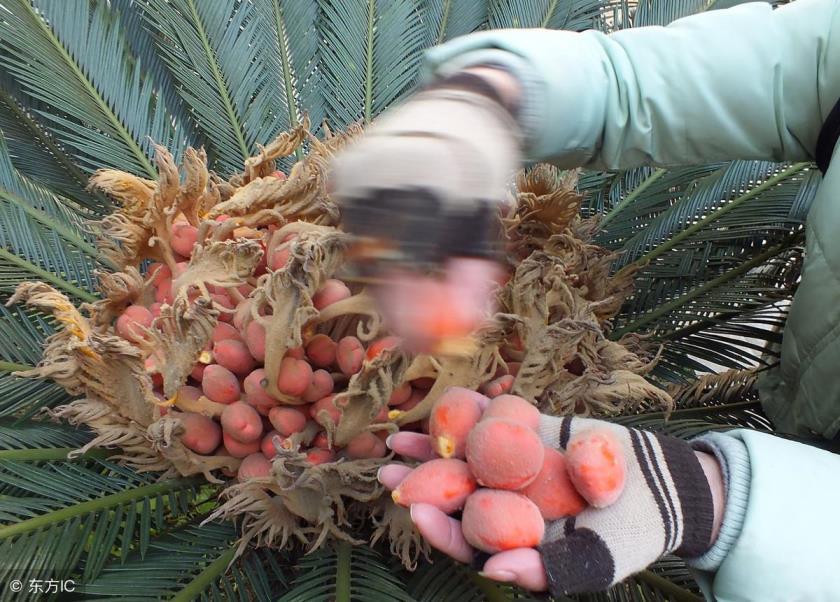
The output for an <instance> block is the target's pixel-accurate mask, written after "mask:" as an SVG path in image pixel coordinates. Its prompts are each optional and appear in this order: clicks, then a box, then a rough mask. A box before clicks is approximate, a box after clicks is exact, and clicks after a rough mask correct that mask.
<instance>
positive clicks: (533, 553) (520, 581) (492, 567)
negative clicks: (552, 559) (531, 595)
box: [482, 548, 548, 592]
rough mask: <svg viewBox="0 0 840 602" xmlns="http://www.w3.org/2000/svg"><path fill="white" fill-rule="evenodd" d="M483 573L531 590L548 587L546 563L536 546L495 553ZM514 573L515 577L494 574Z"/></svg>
mask: <svg viewBox="0 0 840 602" xmlns="http://www.w3.org/2000/svg"><path fill="white" fill-rule="evenodd" d="M482 573H484V575H485V576H486V577H487V578H488V579H494V580H496V581H508V582H514V583H516V584H517V585H519V586H520V587H523V588H525V589H527V590H530V591H535V592H541V591H545V590H546V589H548V580H547V578H546V575H545V565H544V564H543V560H542V555H541V554H540V552H539V551H538V550H536V549H534V548H516V549H514V550H507V551H504V552H499V553H498V554H494V555H493V556H492V557H491V558H490V559H489V560H488V561H487V562H486V563H485V564H484V569H483V570H482ZM507 574H513V578H497V577H496V576H494V575H502V576H503V577H507Z"/></svg>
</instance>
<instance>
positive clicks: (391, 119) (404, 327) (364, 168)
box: [331, 68, 520, 352]
mask: <svg viewBox="0 0 840 602" xmlns="http://www.w3.org/2000/svg"><path fill="white" fill-rule="evenodd" d="M497 72H498V70H495V69H488V68H477V69H474V70H471V71H470V72H469V75H468V76H467V84H469V85H465V84H464V81H463V79H461V80H458V79H456V80H449V81H451V82H453V83H452V84H447V83H441V84H440V85H439V87H433V88H431V89H427V90H424V91H421V92H420V93H419V94H417V95H416V96H414V97H413V98H412V99H410V100H409V101H407V102H405V103H403V104H402V105H400V106H398V107H396V108H394V109H392V110H390V111H388V112H386V113H385V114H383V115H382V116H381V117H380V118H378V119H377V120H375V121H374V123H373V124H372V125H371V126H370V127H369V128H368V129H367V130H366V132H365V134H364V135H363V136H362V138H361V139H360V140H358V141H357V142H355V143H353V144H351V145H350V146H348V148H347V149H345V150H343V151H342V152H341V153H339V154H338V155H337V156H336V158H335V161H334V164H333V172H332V178H331V180H332V181H331V187H332V190H333V195H334V197H335V198H336V199H337V201H338V203H339V205H340V207H341V212H342V222H343V225H344V228H345V230H346V231H347V232H349V233H350V234H352V235H354V237H355V238H356V244H354V245H353V248H351V250H350V252H349V253H348V256H349V258H350V260H351V261H353V262H355V263H356V264H357V265H359V266H361V267H363V268H365V270H366V272H367V275H370V276H372V277H373V278H372V279H373V280H374V281H375V282H378V283H380V284H381V285H380V286H375V287H374V294H375V295H376V297H377V299H378V300H379V302H380V305H381V307H382V310H383V313H384V314H385V318H386V319H387V320H388V321H389V322H390V326H391V329H392V330H394V331H396V334H398V335H400V336H401V337H402V338H403V339H404V340H405V344H406V346H407V347H408V348H410V349H411V350H413V351H417V352H420V351H430V350H431V349H432V348H433V347H434V343H435V342H436V341H438V340H439V339H441V338H442V337H441V336H440V333H437V332H435V331H436V330H440V331H441V332H442V333H443V334H446V335H447V336H451V337H453V338H458V337H461V336H465V335H466V334H469V332H471V331H472V330H474V329H475V327H477V326H478V325H479V324H480V322H481V320H483V319H484V317H485V316H486V314H487V313H488V311H487V310H488V308H489V299H490V297H491V294H490V291H491V290H492V288H493V285H494V283H495V282H496V281H497V280H498V279H499V277H500V276H501V271H502V270H501V268H500V266H498V265H497V264H496V263H495V254H496V251H497V247H498V246H499V235H500V233H499V220H498V211H499V203H500V202H501V201H502V200H503V199H504V198H505V191H506V187H507V184H508V182H509V180H510V178H511V176H512V174H513V172H514V170H515V169H516V168H517V167H518V164H519V160H520V154H519V139H518V128H517V125H516V121H515V119H514V117H513V115H512V114H511V113H510V111H509V110H508V109H506V108H505V107H504V106H503V104H502V102H500V101H503V99H504V100H507V99H508V98H507V97H509V96H510V91H509V90H507V94H504V93H501V92H500V93H499V96H498V100H496V99H494V95H493V94H489V95H488V94H486V93H485V91H484V90H483V89H482V88H481V86H479V87H478V88H475V89H474V88H473V87H472V86H474V84H475V80H476V79H477V80H478V81H480V82H485V85H486V87H488V89H490V90H491V91H492V90H494V89H497V87H498V89H499V90H506V88H505V85H504V84H505V80H504V75H499V73H501V72H499V73H497ZM470 77H472V78H473V79H472V80H471V79H470ZM500 77H501V78H502V79H501V84H500V83H499V81H497V79H498V78H500ZM508 78H509V79H512V77H511V76H508ZM458 81H460V82H461V83H460V84H459V83H458ZM470 82H472V83H470ZM507 85H508V87H509V86H510V82H507ZM442 315H445V316H447V318H448V319H447V320H445V321H441V320H440V319H439V318H440V317H441V316H442ZM418 325H420V326H418ZM427 326H431V328H428V327H427Z"/></svg>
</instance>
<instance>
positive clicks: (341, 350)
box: [335, 336, 365, 376]
mask: <svg viewBox="0 0 840 602" xmlns="http://www.w3.org/2000/svg"><path fill="white" fill-rule="evenodd" d="M335 357H336V361H337V362H338V368H339V369H340V370H341V371H342V372H343V373H344V374H346V375H347V376H352V375H353V374H356V372H358V371H359V370H361V369H362V363H363V362H364V360H365V348H364V347H363V346H362V342H361V341H360V340H359V339H357V338H356V337H354V336H348V337H344V338H343V339H341V340H340V341H339V342H338V347H337V348H336V354H335Z"/></svg>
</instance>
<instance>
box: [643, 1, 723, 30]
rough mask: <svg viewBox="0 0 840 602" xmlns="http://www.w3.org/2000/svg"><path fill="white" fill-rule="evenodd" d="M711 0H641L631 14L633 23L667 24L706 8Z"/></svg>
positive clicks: (711, 2) (710, 3) (645, 24)
mask: <svg viewBox="0 0 840 602" xmlns="http://www.w3.org/2000/svg"><path fill="white" fill-rule="evenodd" d="M712 4H714V2H713V0H641V2H639V3H638V4H637V6H636V13H635V14H634V15H633V25H634V26H635V27H644V26H647V25H667V24H668V23H670V22H671V21H676V20H677V19H681V18H682V17H687V16H688V15H693V14H695V13H699V12H702V11H704V10H706V9H708V8H709V7H710V6H711V5H712Z"/></svg>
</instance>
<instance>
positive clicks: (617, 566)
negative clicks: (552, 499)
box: [540, 415, 714, 595]
mask: <svg viewBox="0 0 840 602" xmlns="http://www.w3.org/2000/svg"><path fill="white" fill-rule="evenodd" d="M591 428H597V429H599V430H603V429H609V430H610V431H612V433H613V434H614V435H615V438H616V440H617V442H618V443H619V445H620V446H621V447H622V449H623V452H624V456H625V460H626V463H627V478H626V484H625V487H624V491H623V492H622V494H621V495H620V497H619V498H618V500H617V501H615V502H614V503H613V504H612V505H610V506H608V507H606V508H602V509H598V508H593V507H590V508H588V509H586V510H584V511H583V512H581V513H580V514H578V515H577V516H575V517H572V518H568V519H561V520H558V521H554V522H552V523H549V524H548V525H547V529H546V534H545V537H544V538H543V543H542V544H541V546H540V552H541V554H542V559H543V563H544V565H545V573H546V576H547V578H548V588H549V590H551V592H552V593H553V594H554V595H561V594H572V593H581V592H594V591H600V590H605V589H607V588H608V587H609V586H611V585H613V584H615V583H618V582H620V581H621V580H623V579H625V578H626V577H628V576H630V575H632V574H634V573H637V572H639V571H641V570H643V569H645V568H646V567H647V566H648V565H650V564H651V563H653V562H655V561H656V560H657V559H659V558H660V557H661V556H663V555H664V554H669V553H673V554H676V555H679V556H682V557H686V558H693V557H698V556H701V555H702V554H704V553H705V552H706V551H707V550H708V549H709V548H710V540H711V535H712V528H713V518H714V508H713V505H712V493H711V490H710V488H709V483H708V480H707V478H706V476H705V473H704V471H703V468H702V466H701V464H700V461H699V460H698V458H697V456H696V455H695V453H694V450H693V449H692V447H691V446H690V445H689V444H688V443H686V442H684V441H681V440H679V439H676V438H673V437H668V436H663V435H658V434H655V433H650V432H646V431H640V430H636V429H628V428H625V427H622V426H619V425H616V424H611V423H608V422H603V421H600V420H591V419H585V418H568V417H567V418H555V417H551V416H545V415H544V416H542V418H541V419H540V437H541V438H542V440H543V443H545V444H546V445H548V446H552V447H555V448H560V449H565V447H566V445H567V444H568V443H569V440H570V439H571V438H572V437H574V436H575V434H577V433H581V432H583V431H586V430H588V429H591Z"/></svg>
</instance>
